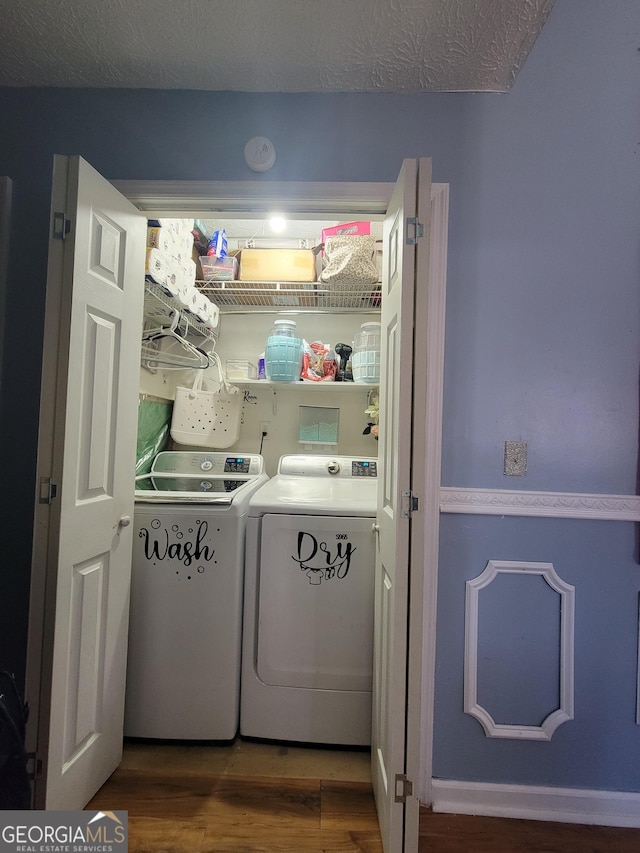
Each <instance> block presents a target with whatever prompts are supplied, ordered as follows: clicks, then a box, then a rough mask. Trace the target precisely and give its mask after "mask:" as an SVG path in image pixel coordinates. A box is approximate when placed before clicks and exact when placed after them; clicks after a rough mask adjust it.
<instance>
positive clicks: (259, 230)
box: [140, 214, 382, 476]
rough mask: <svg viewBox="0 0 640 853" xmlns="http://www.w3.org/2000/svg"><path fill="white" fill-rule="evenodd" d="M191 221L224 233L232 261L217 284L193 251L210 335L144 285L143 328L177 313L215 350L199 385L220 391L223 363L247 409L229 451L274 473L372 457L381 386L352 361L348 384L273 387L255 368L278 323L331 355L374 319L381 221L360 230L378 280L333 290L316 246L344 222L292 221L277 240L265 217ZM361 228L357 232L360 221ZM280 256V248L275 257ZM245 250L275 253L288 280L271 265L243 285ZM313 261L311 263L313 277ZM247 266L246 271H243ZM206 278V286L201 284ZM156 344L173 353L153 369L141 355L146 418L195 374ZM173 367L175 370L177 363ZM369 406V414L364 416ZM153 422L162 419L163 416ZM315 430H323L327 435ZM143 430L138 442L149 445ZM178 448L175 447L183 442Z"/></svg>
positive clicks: (200, 342)
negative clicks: (212, 313)
mask: <svg viewBox="0 0 640 853" xmlns="http://www.w3.org/2000/svg"><path fill="white" fill-rule="evenodd" d="M196 222H197V223H198V224H199V225H200V226H201V227H202V228H203V230H204V231H205V233H206V234H207V235H213V234H215V233H216V232H221V231H222V230H223V229H224V231H225V232H226V241H227V245H226V252H227V253H228V254H227V256H226V257H227V258H229V259H234V260H235V259H236V258H237V260H235V265H234V266H232V265H231V264H228V265H227V267H223V266H222V264H220V267H222V270H223V271H222V272H221V273H220V276H221V277H220V278H216V279H213V278H211V277H209V276H208V273H207V271H208V270H211V271H213V266H214V265H213V264H212V263H211V262H210V258H211V256H210V257H207V256H206V255H205V256H202V258H201V259H200V258H199V257H198V256H197V252H196V254H194V257H198V261H197V272H196V281H197V285H196V286H197V289H198V290H199V292H200V293H201V294H203V295H204V296H206V298H207V299H208V300H209V301H210V302H211V303H213V304H214V305H215V306H216V307H217V310H216V321H215V326H214V327H213V328H211V327H208V328H207V326H203V325H202V323H201V322H198V321H197V320H196V321H195V322H194V317H193V315H192V314H189V313H186V314H185V313H184V306H182V305H181V304H180V303H179V302H178V301H177V300H172V299H171V298H168V297H167V295H166V294H164V293H162V292H161V291H160V292H159V288H158V287H157V286H154V285H153V283H150V282H147V295H146V297H145V313H146V318H147V320H146V322H147V328H149V327H153V326H154V325H162V323H163V322H164V323H165V324H167V320H168V318H169V317H170V313H169V312H167V311H166V310H165V308H164V305H166V304H169V305H172V306H173V307H174V308H177V309H178V310H182V318H183V326H182V328H183V329H186V331H187V332H188V338H189V341H191V342H192V343H194V344H195V345H196V346H198V347H200V348H201V349H203V350H204V351H207V352H211V351H213V352H215V353H216V354H217V356H218V357H219V362H218V359H216V360H215V362H214V363H212V364H211V366H210V367H207V368H206V369H205V370H204V371H203V386H204V387H212V388H215V387H217V384H218V383H219V381H220V370H219V366H221V367H222V370H223V371H224V373H225V375H226V378H227V380H228V381H229V382H230V383H232V384H233V385H235V386H236V387H238V388H239V389H240V391H241V394H242V400H243V403H242V416H241V425H240V431H239V436H238V438H237V440H236V441H234V442H233V443H232V444H229V445H225V448H226V449H229V450H242V451H243V452H252V453H261V454H262V456H263V458H264V461H265V468H266V471H267V473H268V474H269V475H270V476H271V475H273V474H274V473H275V472H276V470H277V465H278V461H279V459H280V457H281V456H282V455H284V454H291V453H337V454H343V455H344V454H348V455H364V456H376V455H377V442H376V440H375V436H374V435H373V434H372V433H371V426H372V425H373V426H375V425H376V424H377V413H376V406H377V399H378V394H377V392H378V386H377V383H375V382H373V383H372V382H370V381H365V382H359V381H351V380H352V377H353V371H352V365H351V362H349V364H348V377H349V381H344V382H333V381H298V382H292V383H288V382H277V381H269V380H268V379H266V378H262V379H258V371H259V367H260V358H261V356H262V357H264V352H265V346H266V342H267V339H268V337H269V334H270V330H271V329H272V328H273V325H274V321H275V320H280V319H289V320H292V321H293V322H294V323H295V329H296V334H297V335H298V337H300V338H302V339H303V340H304V341H305V343H306V344H308V345H310V344H312V343H314V342H318V341H321V342H322V343H324V344H325V345H326V346H328V347H330V348H331V349H332V350H333V348H334V347H335V345H336V344H340V343H342V344H346V345H347V346H349V347H351V348H353V345H354V339H355V338H356V337H357V335H358V333H359V332H360V329H361V326H362V324H364V323H368V322H373V323H375V322H379V321H380V304H381V285H380V277H381V264H382V221H381V218H378V219H372V220H370V221H368V222H366V230H367V231H368V232H369V233H370V235H371V237H372V239H374V238H375V252H374V256H373V262H374V263H375V265H376V267H377V270H378V282H376V283H373V284H370V283H366V284H359V283H353V284H349V285H343V284H341V285H339V286H336V285H333V284H331V283H328V284H327V283H324V282H323V281H321V280H320V276H321V275H322V268H323V254H322V250H321V248H320V247H321V246H322V235H323V232H325V233H326V232H327V231H328V230H329V231H332V230H337V229H339V228H340V227H341V226H344V225H349V223H345V222H344V220H336V219H326V218H325V219H322V220H319V219H299V218H298V219H295V218H288V219H287V220H286V222H284V224H283V223H282V222H280V225H279V227H280V228H283V229H284V230H281V231H280V232H279V233H275V232H273V231H272V230H271V229H272V218H271V217H269V216H268V215H266V214H264V215H262V216H261V218H246V219H229V218H225V219H220V220H217V219H210V220H203V221H198V220H196ZM358 225H359V226H360V227H363V224H362V223H358ZM196 233H197V230H196ZM197 242H198V241H196V243H197ZM200 245H201V246H202V242H200ZM247 249H248V250H249V252H247ZM281 249H282V250H284V251H282V252H279V250H281ZM249 253H250V254H251V263H252V264H254V263H255V262H254V260H253V259H254V258H256V256H258V257H259V256H260V255H264V256H266V258H267V261H268V262H269V256H270V255H271V254H274V255H277V256H278V261H277V262H279V263H280V264H281V268H280V272H282V274H283V275H285V276H286V278H283V279H282V280H279V279H277V275H278V269H277V267H276V266H274V264H273V263H271V267H272V268H271V269H268V273H269V275H270V280H268V281H265V280H256V281H251V280H248V276H249V274H250V273H251V272H253V269H252V268H251V267H248V264H247V262H246V261H245V260H244V258H243V254H244V255H247V254H249ZM287 253H288V257H287ZM300 254H302V255H305V254H307V255H308V256H309V258H310V259H311V261H305V265H306V267H305V280H304V281H299V282H298V281H295V280H294V279H293V277H294V275H295V267H291V266H287V264H291V263H296V262H298V261H299V257H300ZM214 257H215V256H214ZM289 258H293V261H290V260H289ZM259 260H260V261H261V258H260V257H259ZM309 263H313V271H312V272H311V273H310V271H309ZM203 268H204V270H205V272H204V274H203ZM226 268H228V269H229V275H231V274H233V272H235V275H236V276H238V275H242V277H243V280H238V279H237V278H235V279H232V278H222V276H224V275H225V274H226ZM245 268H247V269H249V272H244V269H245ZM241 269H242V270H243V271H242V272H240V270H241ZM260 271H262V270H260V269H257V270H256V272H260ZM205 275H207V280H204V276H205ZM310 279H313V280H310ZM158 344H159V347H160V348H161V349H162V348H165V349H166V350H167V351H168V352H169V353H170V355H169V356H168V358H167V362H168V363H165V362H163V361H159V362H158V363H156V364H154V363H153V358H151V359H150V360H146V361H145V359H144V357H143V366H142V369H141V383H140V393H141V395H142V396H141V406H142V410H141V412H142V417H143V418H145V417H146V414H145V412H144V409H146V408H148V409H150V410H151V409H152V408H153V406H152V405H150V404H149V403H147V402H145V401H151V403H152V402H153V401H154V400H155V401H162V400H165V399H166V400H173V399H174V397H175V388H176V387H177V386H185V385H186V384H189V383H192V382H193V381H194V374H193V373H192V372H188V371H187V370H185V369H182V370H181V369H179V367H176V366H174V365H171V364H170V362H171V360H172V359H173V358H174V357H175V356H176V355H179V353H177V352H176V347H175V346H168V345H167V342H166V340H165V342H164V343H162V342H161V339H158ZM352 358H353V356H352ZM177 361H178V364H179V361H180V360H179V358H178V359H177ZM356 379H357V376H356ZM368 409H370V410H371V411H369V412H367V410H368ZM323 410H324V411H323ZM323 415H324V416H326V417H328V418H330V420H331V426H327V422H325V421H323V420H322V417H323ZM149 417H150V418H151V421H152V423H151V426H150V429H152V430H153V415H152V414H151V415H149ZM158 417H159V418H160V419H162V415H161V414H159V415H158ZM320 424H324V425H325V430H324V431H323V430H322V429H320ZM144 429H145V427H144V425H143V426H142V431H143V434H142V435H141V436H140V440H141V441H144V439H145V435H144ZM374 432H375V430H374ZM174 444H175V445H176V447H179V446H180V442H174Z"/></svg>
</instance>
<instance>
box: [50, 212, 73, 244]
mask: <svg viewBox="0 0 640 853" xmlns="http://www.w3.org/2000/svg"><path fill="white" fill-rule="evenodd" d="M70 231H71V220H70V219H68V218H67V215H66V213H60V211H57V212H55V213H54V214H53V237H54V239H55V240H64V239H65V237H66V236H67V234H68V233H69V232H70Z"/></svg>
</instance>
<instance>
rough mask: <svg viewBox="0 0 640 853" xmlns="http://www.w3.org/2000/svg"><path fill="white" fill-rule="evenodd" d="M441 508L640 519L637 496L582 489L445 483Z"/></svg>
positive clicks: (511, 513) (514, 513)
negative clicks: (536, 489)
mask: <svg viewBox="0 0 640 853" xmlns="http://www.w3.org/2000/svg"><path fill="white" fill-rule="evenodd" d="M440 511H441V512H452V513H467V514H470V515H520V516H541V517H546V518H585V519H592V520H600V521H640V497H637V496H636V495H606V494H602V495H601V494H586V493H582V492H529V491H524V490H519V489H518V490H516V489H466V488H455V487H450V486H442V487H441V488H440Z"/></svg>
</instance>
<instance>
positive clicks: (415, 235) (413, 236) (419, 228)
mask: <svg viewBox="0 0 640 853" xmlns="http://www.w3.org/2000/svg"><path fill="white" fill-rule="evenodd" d="M420 237H424V225H423V224H422V222H418V220H417V219H416V217H415V216H407V234H406V240H405V242H406V244H407V246H415V244H416V242H417V241H418V239H419V238H420Z"/></svg>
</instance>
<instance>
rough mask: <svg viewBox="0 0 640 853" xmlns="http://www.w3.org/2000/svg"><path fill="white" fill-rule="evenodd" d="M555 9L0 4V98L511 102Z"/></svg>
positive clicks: (223, 2)
mask: <svg viewBox="0 0 640 853" xmlns="http://www.w3.org/2000/svg"><path fill="white" fill-rule="evenodd" d="M553 2H554V0H181V1H180V2H178V0H55V2H52V0H23V2H15V0H0V34H1V35H0V39H1V41H0V43H1V45H2V49H1V50H0V86H82V87H123V88H143V89H144V88H151V89H204V90H217V91H221V90H230V91H248V92H468V91H493V92H496V91H497V92H503V91H507V90H508V89H509V88H510V87H511V85H512V84H513V82H514V80H515V78H516V75H517V74H518V71H519V70H520V68H521V67H522V64H523V63H524V61H525V59H526V57H527V54H528V53H529V50H530V49H531V46H532V45H533V43H534V41H535V39H536V37H537V35H538V33H539V32H540V30H541V28H542V26H543V24H544V21H545V20H546V18H547V16H548V14H549V12H550V11H551V8H552V6H553Z"/></svg>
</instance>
